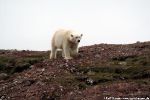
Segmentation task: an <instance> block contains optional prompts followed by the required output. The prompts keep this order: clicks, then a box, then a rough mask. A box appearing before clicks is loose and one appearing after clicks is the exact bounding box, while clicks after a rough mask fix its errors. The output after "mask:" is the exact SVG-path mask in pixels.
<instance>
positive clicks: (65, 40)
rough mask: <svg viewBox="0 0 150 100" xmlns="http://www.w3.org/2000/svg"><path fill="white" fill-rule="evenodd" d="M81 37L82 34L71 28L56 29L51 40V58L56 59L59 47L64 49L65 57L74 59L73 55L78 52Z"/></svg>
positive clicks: (63, 54)
mask: <svg viewBox="0 0 150 100" xmlns="http://www.w3.org/2000/svg"><path fill="white" fill-rule="evenodd" d="M81 38H82V34H77V33H76V32H74V31H71V30H63V29H61V30H58V31H56V32H55V34H54V36H53V38H52V41H51V54H50V59H53V58H55V59H56V57H57V49H62V56H63V57H64V58H65V59H72V56H74V55H77V54H78V44H79V42H80V40H81Z"/></svg>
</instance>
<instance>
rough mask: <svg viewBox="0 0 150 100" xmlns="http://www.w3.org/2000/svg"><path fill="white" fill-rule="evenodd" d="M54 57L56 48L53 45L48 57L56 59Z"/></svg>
mask: <svg viewBox="0 0 150 100" xmlns="http://www.w3.org/2000/svg"><path fill="white" fill-rule="evenodd" d="M56 57H57V50H56V48H55V47H52V50H51V54H50V59H53V58H55V59H56Z"/></svg>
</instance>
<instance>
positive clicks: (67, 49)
mask: <svg viewBox="0 0 150 100" xmlns="http://www.w3.org/2000/svg"><path fill="white" fill-rule="evenodd" d="M63 52H64V56H65V59H72V57H71V56H70V48H69V47H68V46H67V45H64V46H63Z"/></svg>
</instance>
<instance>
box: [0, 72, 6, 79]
mask: <svg viewBox="0 0 150 100" xmlns="http://www.w3.org/2000/svg"><path fill="white" fill-rule="evenodd" d="M6 78H8V75H7V74H6V73H0V80H4V79H6Z"/></svg>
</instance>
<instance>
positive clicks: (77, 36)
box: [69, 32, 83, 44]
mask: <svg viewBox="0 0 150 100" xmlns="http://www.w3.org/2000/svg"><path fill="white" fill-rule="evenodd" d="M82 36H83V34H78V33H75V32H70V34H69V41H70V42H72V43H75V44H78V43H79V42H80V41H81V38H82Z"/></svg>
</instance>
